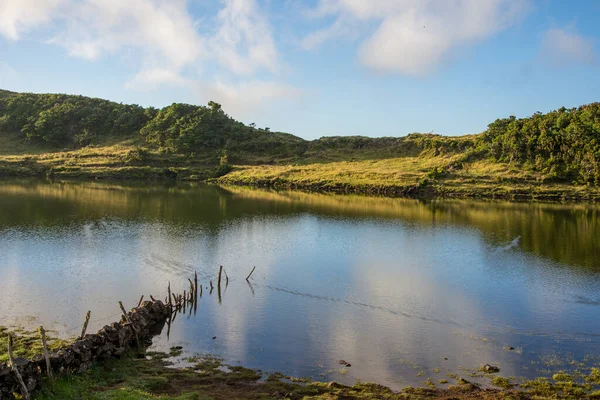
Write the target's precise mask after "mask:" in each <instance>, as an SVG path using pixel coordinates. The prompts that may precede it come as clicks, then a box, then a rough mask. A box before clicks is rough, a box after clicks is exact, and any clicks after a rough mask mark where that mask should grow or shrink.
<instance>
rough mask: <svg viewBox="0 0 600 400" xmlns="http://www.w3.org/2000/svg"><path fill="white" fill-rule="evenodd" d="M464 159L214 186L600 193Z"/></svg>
mask: <svg viewBox="0 0 600 400" xmlns="http://www.w3.org/2000/svg"><path fill="white" fill-rule="evenodd" d="M464 160H465V157H464V155H460V154H450V155H445V156H444V155H439V156H433V155H430V154H421V155H419V156H414V157H401V158H390V159H383V160H361V161H341V162H331V163H315V164H309V165H286V166H264V165H263V166H236V167H235V168H234V169H233V171H232V172H231V173H229V174H227V175H225V176H223V177H221V178H219V179H217V180H216V182H218V183H221V184H226V185H251V186H260V187H276V188H291V189H301V190H307V191H331V192H343V193H362V194H376V195H392V196H394V195H416V196H419V195H420V196H427V197H431V196H444V197H465V198H473V197H481V198H508V199H522V198H530V199H540V200H599V199H600V190H599V189H598V188H591V187H585V186H575V185H569V184H564V183H563V184H561V183H549V182H545V181H544V177H543V176H542V175H541V174H538V173H535V172H530V171H523V170H521V169H519V168H518V167H517V166H515V165H510V164H504V163H496V162H492V161H490V160H477V161H464Z"/></svg>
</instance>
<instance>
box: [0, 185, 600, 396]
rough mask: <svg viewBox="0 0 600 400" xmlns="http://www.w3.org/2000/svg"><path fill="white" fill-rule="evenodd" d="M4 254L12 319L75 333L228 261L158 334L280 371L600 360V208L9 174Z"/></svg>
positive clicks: (395, 382)
mask: <svg viewBox="0 0 600 400" xmlns="http://www.w3.org/2000/svg"><path fill="white" fill-rule="evenodd" d="M0 254H1V258H0V324H4V325H6V324H11V325H22V326H26V327H35V326H37V325H39V324H44V325H45V326H46V327H48V328H49V327H52V328H54V329H56V330H58V331H59V332H61V334H63V335H76V334H77V333H78V332H79V331H80V329H81V328H80V325H81V323H82V320H83V317H84V315H85V313H86V311H87V310H91V311H92V324H91V327H90V329H92V330H95V329H98V328H100V327H102V326H103V325H104V324H106V323H108V322H111V321H113V320H116V319H118V314H119V310H118V306H117V301H118V300H122V301H124V303H125V304H126V305H127V306H129V307H131V306H133V305H134V303H136V302H137V300H138V299H139V297H140V295H141V294H145V295H146V296H148V295H149V294H153V295H155V296H157V297H159V296H160V297H161V298H162V297H164V296H165V294H166V286H167V282H168V281H170V282H171V285H172V286H173V288H174V289H178V288H179V289H181V290H183V289H186V288H187V287H188V283H187V278H188V277H191V276H192V275H193V272H194V271H198V274H199V277H200V281H201V282H203V283H204V284H205V286H206V285H208V281H209V279H213V280H214V279H215V278H216V273H217V269H218V266H219V265H223V266H224V267H225V270H226V272H227V274H228V276H229V280H230V282H229V286H228V287H227V289H226V290H225V291H224V293H223V295H222V299H221V302H220V303H219V302H218V299H217V296H216V295H213V296H208V295H207V292H206V291H205V293H204V294H205V295H204V297H203V298H202V300H201V301H200V304H199V306H198V313H197V315H196V316H195V317H194V316H191V317H190V318H188V317H187V316H179V317H178V318H177V319H176V321H175V323H174V326H173V327H172V330H171V332H170V337H168V338H167V335H166V333H165V332H163V335H162V336H160V337H159V338H157V339H156V340H155V345H154V346H155V347H156V348H157V349H168V348H169V347H170V346H174V345H184V346H185V348H186V350H187V351H188V354H193V353H196V352H198V353H211V354H216V355H218V356H220V357H222V358H224V360H225V361H226V362H228V363H233V364H236V363H241V364H243V365H245V366H249V367H255V368H260V369H262V370H265V371H282V372H284V373H287V374H292V375H296V376H313V377H316V378H317V379H321V380H338V381H342V382H347V383H353V382H354V381H355V380H356V379H361V380H364V381H376V382H379V383H382V384H386V385H390V386H392V387H394V388H400V387H403V386H406V385H422V384H423V382H424V381H425V379H426V378H427V377H432V379H433V380H435V381H437V380H438V379H444V378H445V376H444V375H445V373H447V372H458V373H459V374H460V373H461V372H464V369H473V368H477V367H478V366H480V365H481V364H483V363H492V364H497V365H499V366H500V367H501V369H502V374H503V375H504V376H511V375H515V376H530V377H531V376H535V375H538V374H540V373H544V374H547V373H549V372H550V371H553V370H557V369H565V368H568V367H569V363H570V362H571V361H572V360H577V361H583V360H585V362H587V363H597V360H598V357H599V356H600V346H599V344H600V322H598V321H600V209H599V208H598V206H592V205H571V206H562V205H541V204H514V203H497V202H476V201H436V202H419V201H416V200H402V199H378V198H365V197H354V196H348V197H344V196H330V195H309V194H302V193H295V192H279V193H275V192H266V191H256V190H250V189H241V188H219V187H214V186H197V187H166V186H143V187H142V186H140V187H122V186H117V185H110V184H95V183H82V184H73V183H53V184H50V183H46V182H26V183H23V182H20V183H15V182H2V183H0ZM254 265H255V266H256V267H257V269H256V272H255V273H254V275H253V280H252V285H251V286H250V285H248V284H247V283H246V281H245V277H246V275H247V274H248V273H249V272H250V270H251V269H252V266H254ZM213 336H216V337H217V338H216V339H215V340H213V339H212V337H213ZM507 346H512V347H515V350H512V351H508V350H506V349H505V347H507ZM445 358H447V360H446V359H445ZM340 359H344V360H346V361H348V362H350V363H351V364H352V367H350V368H345V369H342V367H341V366H340V365H338V360H340ZM436 368H437V369H439V370H440V372H439V374H438V373H436V372H434V369H436Z"/></svg>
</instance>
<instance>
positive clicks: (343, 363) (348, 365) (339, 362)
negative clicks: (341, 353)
mask: <svg viewBox="0 0 600 400" xmlns="http://www.w3.org/2000/svg"><path fill="white" fill-rule="evenodd" d="M338 364H340V365H343V366H344V367H351V366H352V364H350V363H349V362H348V361H345V360H340V361H338Z"/></svg>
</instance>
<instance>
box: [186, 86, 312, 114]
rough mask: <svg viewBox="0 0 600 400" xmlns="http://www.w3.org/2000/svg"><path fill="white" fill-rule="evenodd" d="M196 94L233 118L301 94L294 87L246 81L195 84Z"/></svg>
mask: <svg viewBox="0 0 600 400" xmlns="http://www.w3.org/2000/svg"><path fill="white" fill-rule="evenodd" d="M196 89H197V91H198V93H199V94H200V95H201V96H202V97H204V98H205V99H210V100H213V101H216V102H217V103H220V104H221V105H223V109H225V110H226V111H227V112H228V113H231V114H233V115H235V116H241V117H243V116H249V113H250V112H252V111H254V110H256V109H257V108H260V107H263V106H264V105H266V104H268V103H269V102H272V101H275V100H282V99H283V100H286V99H288V100H292V99H294V98H296V97H298V96H299V95H300V94H301V91H300V90H299V89H297V88H295V87H294V86H291V85H287V84H285V83H279V82H269V81H246V82H241V83H236V84H232V83H224V82H222V81H221V80H216V81H214V82H210V83H197V85H196Z"/></svg>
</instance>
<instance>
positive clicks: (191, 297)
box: [188, 278, 195, 304]
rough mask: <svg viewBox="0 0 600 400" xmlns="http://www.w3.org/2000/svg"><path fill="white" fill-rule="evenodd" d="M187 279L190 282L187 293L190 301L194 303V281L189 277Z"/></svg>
mask: <svg viewBox="0 0 600 400" xmlns="http://www.w3.org/2000/svg"><path fill="white" fill-rule="evenodd" d="M188 281H189V282H190V293H189V296H190V303H192V304H194V302H195V299H194V292H195V290H194V282H192V280H191V279H190V278H188Z"/></svg>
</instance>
